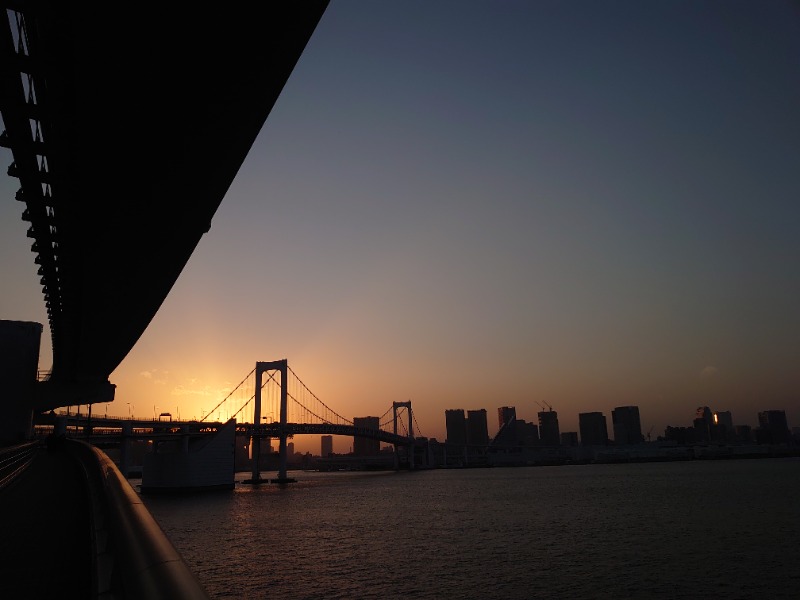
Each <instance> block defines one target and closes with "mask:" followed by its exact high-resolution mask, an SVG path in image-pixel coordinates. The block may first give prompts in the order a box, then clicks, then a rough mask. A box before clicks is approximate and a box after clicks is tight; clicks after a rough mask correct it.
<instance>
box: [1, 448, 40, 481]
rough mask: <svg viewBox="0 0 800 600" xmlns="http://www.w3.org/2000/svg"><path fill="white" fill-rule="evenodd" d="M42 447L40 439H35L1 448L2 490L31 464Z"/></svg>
mask: <svg viewBox="0 0 800 600" xmlns="http://www.w3.org/2000/svg"><path fill="white" fill-rule="evenodd" d="M41 447H42V444H41V442H40V441H33V442H25V443H23V444H17V445H16V446H9V447H8V448H3V449H0V490H2V489H3V488H5V487H6V486H7V485H9V484H10V483H11V482H12V481H14V479H16V478H17V477H19V476H20V475H21V474H22V472H23V471H25V469H27V468H28V466H30V464H31V463H32V462H33V459H34V458H35V457H36V452H37V451H38V450H39V448H41Z"/></svg>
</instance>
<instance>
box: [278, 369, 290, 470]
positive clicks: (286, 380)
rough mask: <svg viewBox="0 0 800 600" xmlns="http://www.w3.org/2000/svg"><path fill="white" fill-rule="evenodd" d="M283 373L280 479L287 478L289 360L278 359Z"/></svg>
mask: <svg viewBox="0 0 800 600" xmlns="http://www.w3.org/2000/svg"><path fill="white" fill-rule="evenodd" d="M278 363H279V370H280V373H281V436H280V459H281V465H280V470H279V471H278V479H279V480H286V417H287V402H286V400H287V395H288V393H289V392H288V389H287V388H288V387H289V369H288V366H289V364H288V362H287V361H286V360H285V359H284V360H281V361H278Z"/></svg>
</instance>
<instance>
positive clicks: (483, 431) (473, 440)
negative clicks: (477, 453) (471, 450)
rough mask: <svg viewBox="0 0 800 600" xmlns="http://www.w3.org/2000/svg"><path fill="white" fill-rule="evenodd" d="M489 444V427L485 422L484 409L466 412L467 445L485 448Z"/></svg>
mask: <svg viewBox="0 0 800 600" xmlns="http://www.w3.org/2000/svg"><path fill="white" fill-rule="evenodd" d="M488 443H489V426H488V424H487V422H486V409H485V408H481V409H479V410H468V411H467V444H469V445H470V446H485V445H486V444H488Z"/></svg>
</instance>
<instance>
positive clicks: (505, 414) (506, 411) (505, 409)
mask: <svg viewBox="0 0 800 600" xmlns="http://www.w3.org/2000/svg"><path fill="white" fill-rule="evenodd" d="M516 418H517V409H516V408H515V407H513V406H501V407H500V408H498V409H497V428H498V429H502V428H503V425H505V424H506V423H508V422H509V421H513V420H515V419H516Z"/></svg>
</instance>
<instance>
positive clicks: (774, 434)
mask: <svg viewBox="0 0 800 600" xmlns="http://www.w3.org/2000/svg"><path fill="white" fill-rule="evenodd" d="M758 428H759V431H758V432H757V435H758V441H759V442H760V443H766V444H784V443H788V442H789V441H790V439H791V433H790V431H789V423H788V421H787V420H786V411H783V410H765V411H762V412H760V413H758Z"/></svg>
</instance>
